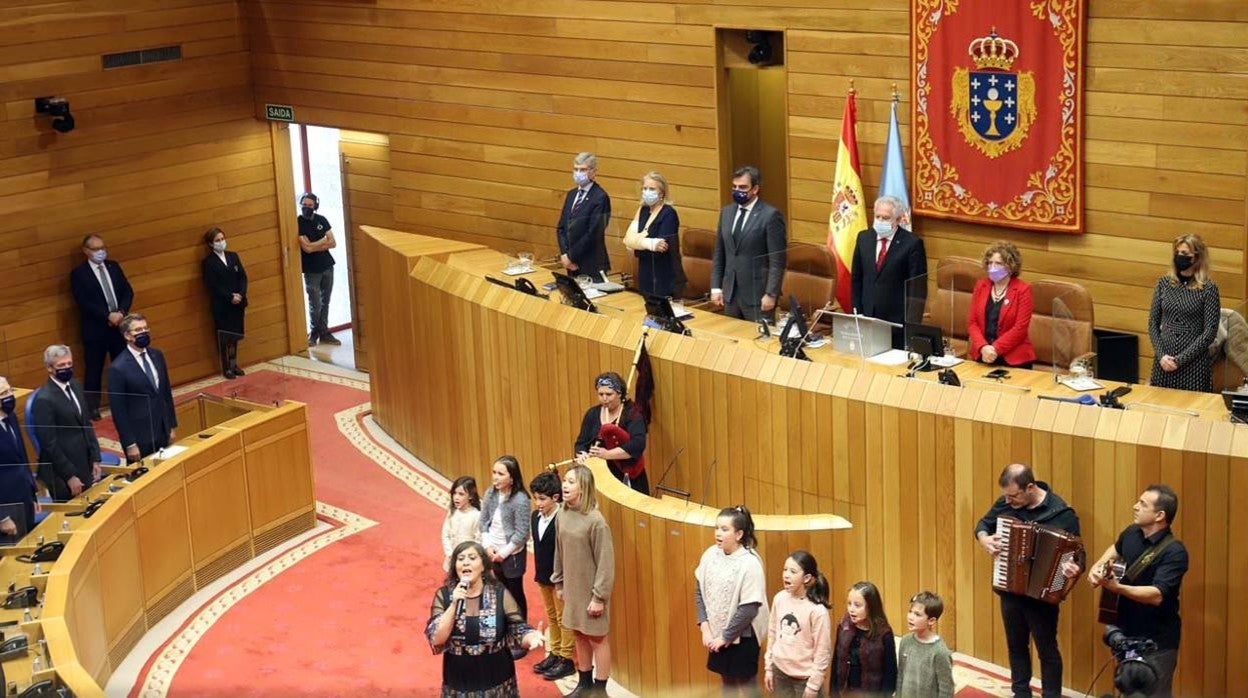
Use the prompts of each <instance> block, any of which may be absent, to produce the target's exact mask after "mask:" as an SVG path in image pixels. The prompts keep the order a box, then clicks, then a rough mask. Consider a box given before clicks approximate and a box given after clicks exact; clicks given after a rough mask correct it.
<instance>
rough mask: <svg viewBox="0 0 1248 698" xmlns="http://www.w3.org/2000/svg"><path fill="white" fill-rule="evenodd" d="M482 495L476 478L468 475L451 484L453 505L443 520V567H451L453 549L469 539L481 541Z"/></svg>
mask: <svg viewBox="0 0 1248 698" xmlns="http://www.w3.org/2000/svg"><path fill="white" fill-rule="evenodd" d="M480 522H481V496H480V495H478V494H477V480H476V478H473V477H469V476H467V475H465V476H463V477H461V478H457V479H456V480H455V482H454V484H452V485H451V505H450V507H449V512H448V513H447V515H446V519H444V520H443V521H442V569H443V570H449V569H451V551H452V550H454V549H455V546H457V545H459V544H460V543H463V542H464V541H468V540H475V541H477V542H480V541H481V535H480V531H479V526H480Z"/></svg>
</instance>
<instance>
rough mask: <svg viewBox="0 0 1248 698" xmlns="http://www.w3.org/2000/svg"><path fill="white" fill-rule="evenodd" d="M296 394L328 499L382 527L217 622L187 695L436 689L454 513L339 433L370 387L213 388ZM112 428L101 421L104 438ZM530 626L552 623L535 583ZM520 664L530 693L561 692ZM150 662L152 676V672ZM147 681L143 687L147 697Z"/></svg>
mask: <svg viewBox="0 0 1248 698" xmlns="http://www.w3.org/2000/svg"><path fill="white" fill-rule="evenodd" d="M235 390H237V391H238V392H239V395H240V397H241V396H248V395H260V394H265V393H269V394H271V395H274V396H276V395H279V394H285V395H286V396H288V397H290V398H291V399H294V400H298V401H300V402H304V403H306V404H307V405H308V408H309V410H310V415H309V417H310V424H311V427H312V449H313V456H314V466H315V470H316V498H317V500H318V501H320V502H324V503H327V504H331V505H333V506H336V507H340V508H342V509H345V510H348V511H351V512H354V513H356V514H359V515H361V516H364V517H367V518H369V519H372V520H374V521H376V522H378V525H377V526H374V527H372V528H368V529H366V530H364V531H361V532H359V533H356V534H354V535H351V536H349V537H346V538H344V539H343V540H340V541H338V542H335V543H332V544H331V545H329V546H328V547H326V548H325V549H323V550H320V551H318V552H315V553H313V554H312V555H310V556H309V557H307V558H306V559H304V560H303V561H301V562H299V563H298V564H296V565H295V566H293V567H292V568H290V569H288V570H286V571H284V572H282V573H281V574H280V575H279V576H277V577H276V578H275V579H273V580H271V581H269V582H268V583H266V584H264V585H263V586H261V587H260V588H259V589H257V590H256V591H255V592H253V593H252V594H251V595H249V596H247V597H245V598H243V599H242V600H241V601H239V602H238V603H237V604H236V605H235V606H233V608H232V609H231V610H230V611H229V612H228V613H226V614H225V615H224V616H223V617H221V618H220V619H219V620H218V621H217V622H216V623H215V625H213V626H212V627H211V629H209V630H208V631H207V632H206V634H205V635H204V636H203V637H202V638H201V639H200V640H199V642H198V643H196V644H195V645H194V647H193V648H191V650H190V653H189V655H188V656H187V657H186V659H185V661H184V662H183V663H182V665H181V668H180V669H179V670H178V671H177V673H176V675H175V677H174V679H173V681H172V686H171V690H170V691H169V693H170V695H175V696H207V695H214V696H216V695H230V696H429V695H436V694H438V692H439V687H440V685H441V658H440V657H435V656H433V654H432V652H431V650H430V648H429V643H428V642H427V641H426V639H425V635H424V631H425V623H426V622H427V621H428V618H429V605H430V600H431V598H432V594H433V591H434V589H435V587H436V586H437V584H438V582H439V580H440V579H441V577H442V575H443V572H442V548H441V541H440V538H439V533H440V529H441V522H442V518H443V516H444V514H445V513H446V510H445V508H442V507H439V506H436V505H434V504H432V503H430V502H429V501H428V500H427V499H425V498H424V497H422V496H421V495H420V494H418V493H416V492H414V491H413V490H411V489H410V488H409V487H408V486H407V485H405V484H404V483H402V482H400V481H399V480H397V479H396V478H395V477H394V476H392V475H390V474H389V473H388V472H386V471H385V470H383V469H381V468H380V467H378V466H377V465H376V464H375V463H374V462H373V461H371V460H370V459H368V458H367V457H365V456H364V455H363V454H362V453H361V452H360V451H359V450H358V449H357V448H356V447H355V446H354V445H352V444H351V443H350V442H349V441H348V440H347V438H346V437H345V436H344V435H343V434H342V433H341V432H340V431H339V429H338V426H337V424H336V422H335V414H336V413H338V412H341V411H343V410H346V409H349V408H352V407H356V406H358V405H361V404H363V403H365V402H367V401H368V399H369V395H368V393H367V391H362V390H359V389H356V388H353V387H348V386H343V385H336V384H334V383H329V382H323V381H320V380H314V379H310V378H300V377H292V376H289V375H286V376H282V375H279V374H278V373H276V372H274V371H267V370H258V371H254V372H252V373H250V374H249V375H248V376H246V377H245V378H243V379H240V380H238V381H231V382H229V383H228V384H227V383H222V384H218V385H215V386H212V387H211V388H208V389H206V390H205V391H204V392H209V393H216V394H222V393H225V392H232V391H235ZM110 431H111V425H105V424H102V425H101V429H100V432H101V435H104V434H105V433H107V432H110ZM527 581H528V583H529V586H530V587H531V588H530V589H529V590H528V593H527V596H528V598H529V599H530V600H531V601H532V602H536V603H535V604H531V607H530V621H531V622H533V623H534V624H535V625H536V624H537V623H538V622H539V621H544V620H545V616H544V614H543V613H542V609H541V597H540V595H539V593H538V591H537V589H536V587H535V585H534V584H533V582H532V579H531V578H530V579H528V580H527ZM542 656H543V655H542V654H541V653H540V652H538V653H533V654H531V655H530V657H529V658H526V659H524V660H522V661H521V662H518V663H517V674H518V675H519V676H520V681H521V690H522V691H523V693H524V695H530V696H542V695H547V696H557V695H559V691H558V690H557V689H556V688H555V687H554V686H553V684H551V683H550V682H547V681H544V680H543V679H541V678H540V677H536V676H535V675H534V674H533V672H532V671H531V670H530V666H531V665H532V664H533V663H534V662H536V661H538V660H540V659H541V658H542ZM150 669H151V665H150V663H149V665H148V666H147V667H145V669H144V673H146V672H147V671H150ZM142 683H143V682H142V678H140V680H139V682H138V683H137V684H136V688H135V689H134V690H132V691H131V695H132V696H138V695H139V687H140V686H142Z"/></svg>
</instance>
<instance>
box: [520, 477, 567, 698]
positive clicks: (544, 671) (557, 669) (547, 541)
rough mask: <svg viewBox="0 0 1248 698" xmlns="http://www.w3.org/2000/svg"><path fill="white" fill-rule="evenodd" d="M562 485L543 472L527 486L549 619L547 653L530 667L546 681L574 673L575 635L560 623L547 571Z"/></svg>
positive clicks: (536, 561)
mask: <svg viewBox="0 0 1248 698" xmlns="http://www.w3.org/2000/svg"><path fill="white" fill-rule="evenodd" d="M562 487H563V485H562V484H561V483H560V482H559V475H558V474H557V473H555V472H550V471H547V472H544V473H542V474H541V475H538V476H537V477H535V478H533V481H532V482H530V483H529V490H530V491H531V492H532V493H533V506H534V511H533V521H532V525H530V526H529V528H530V529H531V530H532V531H533V566H534V568H535V572H536V574H535V575H534V577H535V579H536V581H537V588H538V589H540V590H541V592H542V603H543V604H544V605H545V606H546V618H548V619H549V620H550V644H549V647H550V653H549V654H547V655H546V658H545V659H543V660H542V661H540V662H538V663H537V664H535V665H534V666H533V671H536V672H537V673H539V674H541V675H542V677H543V678H545V679H547V680H548V681H554V680H556V679H562V678H563V677H565V676H571V675H573V674H575V673H576V662H575V661H574V660H573V658H572V653H573V651H574V647H575V643H576V638H575V637H574V636H573V634H572V631H571V630H568V629H566V628H564V627H563V626H562V625H561V622H562V620H563V602H562V601H560V600H559V599H558V598H556V597H555V585H554V584H553V583H551V581H550V575H551V573H552V572H554V568H555V537H556V536H557V535H558V522H557V520H558V517H559V509H560V506H559V502H560V500H561V499H562V498H563V494H562Z"/></svg>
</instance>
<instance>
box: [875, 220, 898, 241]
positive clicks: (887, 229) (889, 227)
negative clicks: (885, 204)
mask: <svg viewBox="0 0 1248 698" xmlns="http://www.w3.org/2000/svg"><path fill="white" fill-rule="evenodd" d="M871 227H872V229H874V230H875V234H876V235H878V236H880V237H887V236H888V235H889V234H890V233H892V232H893V222H892V221H881V220H877V221H876V222H875V225H873V226H871Z"/></svg>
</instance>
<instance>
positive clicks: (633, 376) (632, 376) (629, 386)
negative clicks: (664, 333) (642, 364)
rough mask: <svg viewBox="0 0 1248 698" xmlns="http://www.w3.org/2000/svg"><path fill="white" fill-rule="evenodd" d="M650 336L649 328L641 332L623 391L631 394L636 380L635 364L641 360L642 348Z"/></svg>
mask: <svg viewBox="0 0 1248 698" xmlns="http://www.w3.org/2000/svg"><path fill="white" fill-rule="evenodd" d="M649 336H650V328H648V327H647V328H646V329H644V330H642V331H641V341H639V342H637V349H636V351H634V352H633V365H632V366H631V367H629V369H628V380H627V381H625V382H624V389H625V390H626V391H628V392H630V393H631V392H633V383H634V382H635V381H636V380H637V362H638V361H640V360H641V350H642V347H644V346H646V337H649Z"/></svg>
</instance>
